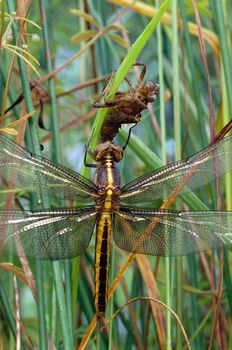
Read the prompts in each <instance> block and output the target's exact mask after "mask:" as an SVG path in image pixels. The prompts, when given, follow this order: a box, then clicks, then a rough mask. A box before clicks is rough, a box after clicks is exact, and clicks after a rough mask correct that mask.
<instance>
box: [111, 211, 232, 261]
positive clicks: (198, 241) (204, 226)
mask: <svg viewBox="0 0 232 350" xmlns="http://www.w3.org/2000/svg"><path fill="white" fill-rule="evenodd" d="M114 222H115V223H114V230H113V234H114V240H115V243H116V244H117V245H118V246H119V247H120V248H122V249H124V250H127V251H130V252H133V253H141V254H148V255H156V256H178V255H187V254H191V253H196V252H202V251H205V250H209V249H212V248H215V247H218V246H219V245H220V243H221V244H224V245H226V246H228V247H229V248H232V212H219V211H194V212H191V211H185V212H180V211H171V210H152V209H150V210H149V209H135V208H122V209H120V211H119V212H116V214H115V221H114Z"/></svg>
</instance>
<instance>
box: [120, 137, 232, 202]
mask: <svg viewBox="0 0 232 350" xmlns="http://www.w3.org/2000/svg"><path fill="white" fill-rule="evenodd" d="M230 170H232V136H229V137H226V138H224V139H223V140H222V141H220V142H218V143H216V144H214V145H212V146H208V147H207V148H205V149H203V150H202V151H200V152H199V153H197V154H195V155H193V156H192V157H190V158H188V159H186V160H181V161H179V162H175V163H173V164H170V165H168V166H165V167H163V168H161V169H159V170H157V171H153V172H151V173H148V174H145V175H143V176H141V177H138V178H137V179H135V180H134V181H132V182H130V183H128V184H127V185H125V186H124V187H123V188H122V189H121V196H120V198H121V200H122V202H123V203H128V204H134V203H139V202H141V203H142V202H148V201H152V200H157V199H162V200H165V199H167V198H168V197H170V196H171V197H172V196H174V197H176V195H183V194H185V193H187V192H190V191H193V190H195V189H197V188H199V187H201V186H203V185H205V184H207V183H209V182H210V181H212V180H213V179H215V177H218V176H221V175H223V174H225V173H226V172H228V171H230Z"/></svg>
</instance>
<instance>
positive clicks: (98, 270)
mask: <svg viewBox="0 0 232 350" xmlns="http://www.w3.org/2000/svg"><path fill="white" fill-rule="evenodd" d="M111 229H112V216H111V214H110V212H103V213H102V214H101V215H100V217H99V219H98V222H97V234H96V250H95V288H96V289H95V299H94V304H95V308H96V313H97V316H98V317H102V316H104V314H105V308H106V304H107V300H108V296H107V294H108V270H109V255H110V236H111Z"/></svg>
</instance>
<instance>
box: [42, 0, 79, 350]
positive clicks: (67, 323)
mask: <svg viewBox="0 0 232 350" xmlns="http://www.w3.org/2000/svg"><path fill="white" fill-rule="evenodd" d="M47 7H48V6H47V2H46V0H40V12H41V18H42V23H43V38H44V48H45V57H46V65H47V71H48V73H50V72H51V71H52V70H53V69H52V61H51V48H50V42H49V34H48V32H49V31H48V23H47V17H46V8H47ZM48 86H49V93H50V101H51V120H52V130H53V134H54V137H53V150H54V152H53V159H54V161H55V162H57V163H60V161H61V157H60V143H59V125H58V118H57V105H56V93H55V83H54V78H50V79H49V80H48ZM61 204H62V203H61ZM64 264H65V270H64V271H65V282H66V283H65V284H66V300H65V293H64V287H63V281H62V271H61V267H60V263H59V261H53V262H52V267H53V275H54V285H55V290H56V297H57V304H58V310H59V315H60V317H59V319H60V324H61V331H62V337H63V345H64V349H67V350H68V349H71V348H73V328H72V307H71V281H70V274H69V270H70V269H69V261H68V260H65V262H64Z"/></svg>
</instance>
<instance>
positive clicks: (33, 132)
mask: <svg viewBox="0 0 232 350" xmlns="http://www.w3.org/2000/svg"><path fill="white" fill-rule="evenodd" d="M7 6H8V9H9V12H11V13H14V12H15V8H14V3H13V1H10V0H7ZM12 32H13V37H14V41H15V43H16V42H17V38H18V35H19V32H18V28H17V26H16V23H13V25H12ZM17 61H18V66H19V72H20V78H21V83H22V87H23V92H24V98H25V104H26V109H27V112H28V113H30V112H32V111H33V110H34V106H33V102H32V97H31V89H30V84H29V80H28V76H27V70H26V64H25V62H24V60H23V59H22V58H20V57H17ZM28 126H29V128H28V131H27V134H28V138H29V133H30V139H31V144H32V150H33V152H35V153H36V154H40V153H41V151H40V144H39V137H38V132H37V129H36V125H35V122H34V118H30V119H29V120H28ZM41 199H42V203H43V205H45V204H46V202H47V199H46V197H45V196H43V197H42V198H41ZM33 202H34V204H35V200H34V201H33ZM35 266H36V271H35V277H36V289H37V297H38V319H39V339H40V345H39V346H40V349H41V350H47V331H46V319H45V300H44V291H43V271H42V264H41V262H40V261H39V260H36V263H35Z"/></svg>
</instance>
